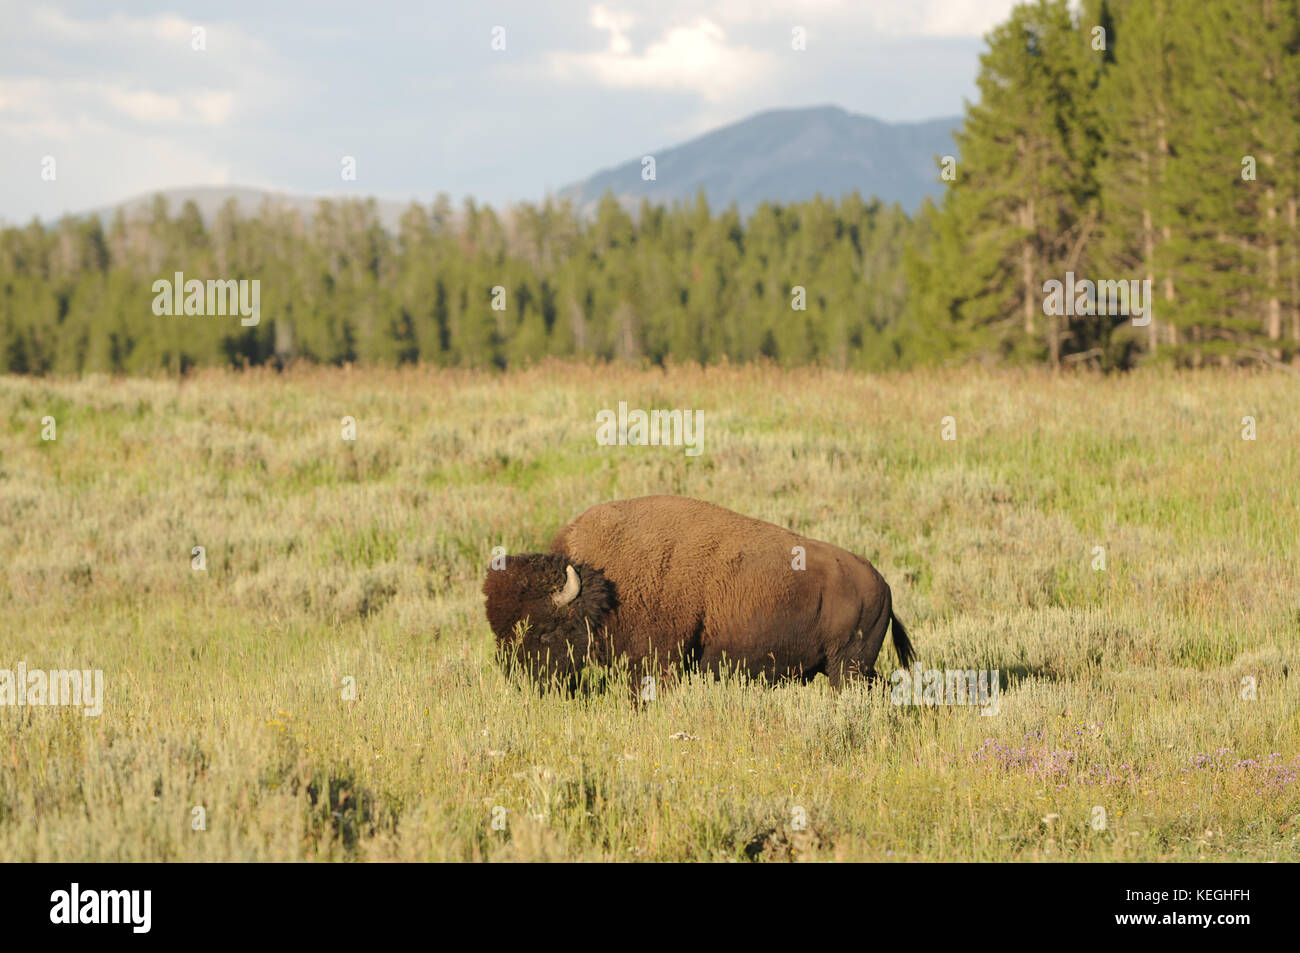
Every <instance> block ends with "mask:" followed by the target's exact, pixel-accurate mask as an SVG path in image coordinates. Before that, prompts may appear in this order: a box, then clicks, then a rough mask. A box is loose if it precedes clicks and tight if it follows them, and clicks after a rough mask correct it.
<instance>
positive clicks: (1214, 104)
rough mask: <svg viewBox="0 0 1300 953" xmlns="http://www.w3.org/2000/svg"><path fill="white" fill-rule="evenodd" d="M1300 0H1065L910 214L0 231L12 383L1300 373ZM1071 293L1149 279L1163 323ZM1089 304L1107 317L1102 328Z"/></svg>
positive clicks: (1155, 316)
mask: <svg viewBox="0 0 1300 953" xmlns="http://www.w3.org/2000/svg"><path fill="white" fill-rule="evenodd" d="M1298 51H1300V0H1253V2H1251V3H1248V4H1245V5H1241V4H1240V3H1239V2H1229V0H1199V2H1195V3H1193V2H1184V0H1086V2H1084V3H1083V5H1082V7H1081V8H1080V10H1079V11H1078V12H1077V13H1074V12H1072V11H1071V9H1070V7H1069V5H1068V4H1067V3H1066V2H1065V0H1036V2H1033V3H1028V4H1024V5H1022V6H1019V7H1017V8H1016V9H1015V10H1014V11H1013V12H1012V14H1011V16H1010V18H1009V19H1008V21H1007V22H1006V23H1004V24H1002V25H1001V26H999V27H997V28H996V29H995V30H993V31H992V32H991V33H990V34H989V36H988V44H987V50H986V51H985V53H984V54H983V56H982V57H981V68H980V73H979V77H978V87H979V92H980V96H979V101H978V102H976V103H973V104H970V105H969V106H968V107H967V110H966V116H965V121H964V124H963V126H962V129H961V130H960V132H959V133H958V136H957V142H956V143H955V144H954V151H953V154H952V155H951V156H946V157H935V160H936V165H935V175H936V177H937V178H940V179H941V180H943V181H944V182H945V183H946V189H945V193H944V195H943V197H942V199H941V200H940V201H939V202H937V203H931V202H927V203H926V204H925V205H924V206H923V207H922V208H921V210H920V211H919V212H918V213H917V214H916V215H915V216H913V217H909V216H908V215H906V214H905V213H904V212H903V211H902V210H901V209H899V208H898V207H897V206H891V205H886V204H884V203H882V202H880V201H878V200H870V201H867V200H863V199H862V198H860V197H859V196H857V195H850V196H847V197H842V198H838V199H825V198H816V199H813V200H811V201H807V202H800V203H793V204H789V205H784V206H779V205H773V204H765V205H762V206H760V207H759V208H758V209H757V210H756V211H755V212H754V213H753V214H752V215H751V216H749V217H748V218H747V219H742V218H741V216H740V215H739V214H738V212H737V211H736V210H735V209H734V208H729V209H724V210H714V209H711V208H710V207H709V205H708V203H707V201H706V200H705V198H704V197H703V195H701V196H699V197H698V198H697V199H696V200H695V201H694V202H690V203H682V204H677V205H674V206H672V207H667V208H665V207H655V206H650V205H648V204H646V203H642V205H641V206H640V207H639V208H635V209H628V208H625V207H624V206H623V205H621V204H620V203H619V202H618V201H616V200H615V199H614V197H613V196H608V195H607V196H606V197H605V198H604V199H603V200H602V202H601V203H600V205H599V207H598V209H597V211H596V213H595V214H594V216H592V217H591V218H590V219H586V218H583V217H582V216H580V215H579V214H578V213H577V212H576V211H575V210H574V209H573V208H572V207H571V206H570V205H569V204H568V203H567V202H557V201H553V200H549V199H548V200H547V201H545V202H543V203H541V204H538V205H531V204H522V205H518V206H513V207H511V208H509V209H507V210H505V211H503V212H497V211H495V210H493V209H492V208H490V207H486V206H479V205H477V204H475V203H474V202H473V201H467V202H465V203H464V205H463V206H461V207H459V208H455V207H453V205H452V203H451V202H450V200H449V199H448V198H447V197H446V196H445V195H441V196H439V197H437V198H436V199H435V200H434V201H433V202H432V203H430V204H429V205H427V206H426V205H421V204H412V205H411V206H410V207H409V208H408V209H407V210H406V212H405V214H404V215H403V217H402V219H401V222H400V226H399V227H398V228H397V229H396V231H395V232H391V233H390V232H389V231H387V230H385V229H384V228H383V227H382V226H381V225H380V223H379V220H378V217H377V214H376V209H375V206H374V204H373V203H372V202H366V201H360V200H343V201H321V202H320V203H318V204H317V206H316V208H315V211H314V212H313V214H312V215H310V216H309V217H307V218H304V217H302V216H299V215H298V214H296V213H295V212H293V211H290V210H288V209H285V208H284V207H281V206H277V205H275V204H273V203H272V204H267V205H264V206H263V207H262V209H261V210H260V211H259V212H257V213H256V214H253V215H249V216H241V215H240V214H239V211H238V209H237V207H236V206H235V205H234V204H233V203H229V204H227V205H226V207H225V208H223V209H222V210H221V211H220V212H219V213H218V214H217V215H216V216H215V217H214V218H213V220H212V221H211V222H210V223H205V222H204V221H203V219H202V217H201V216H200V214H199V211H198V209H197V207H195V206H194V205H193V203H187V204H186V205H185V206H184V207H182V208H180V209H179V210H175V212H174V214H173V210H171V209H169V208H168V207H167V204H166V202H165V201H164V200H163V199H162V198H161V197H158V198H156V199H155V200H154V203H153V206H152V209H151V210H150V212H149V213H148V214H146V215H142V216H136V217H133V218H128V217H127V216H125V215H124V214H122V213H120V212H119V213H118V214H117V215H115V216H114V217H112V218H111V219H110V220H108V221H107V222H103V221H101V220H100V219H98V218H66V219H64V220H62V221H60V222H59V223H58V224H57V225H54V226H52V227H48V228H47V227H45V226H43V225H42V224H40V223H39V222H33V223H32V224H30V225H28V226H26V227H22V228H17V227H10V228H5V229H3V230H0V371H8V372H14V373H29V374H44V373H79V372H85V371H109V372H115V373H144V372H152V371H157V370H165V371H170V372H176V373H183V372H185V371H187V370H188V369H190V368H192V367H196V366H203V365H221V364H245V363H248V364H262V363H270V362H275V363H287V362H291V361H294V360H309V361H316V362H324V363H343V362H353V361H355V362H362V363H377V364H397V363H404V362H417V361H418V362H425V363H432V364H442V365H458V366H496V367H508V366H513V365H519V364H523V363H527V362H529V361H533V360H537V359H540V358H543V357H546V356H569V355H591V356H595V357H597V358H604V359H625V360H646V361H651V362H666V361H670V360H675V361H699V362H718V361H723V360H728V361H750V360H755V359H770V360H773V361H776V362H778V363H781V364H786V365H795V364H808V363H815V364H823V365H826V366H832V367H841V368H844V367H851V368H861V369H868V370H874V369H883V368H889V367H897V366H910V365H914V364H927V363H954V362H963V361H970V360H980V361H990V360H992V361H998V362H1009V363H1016V362H1028V363H1047V364H1051V365H1063V364H1072V363H1090V364H1096V365H1098V366H1102V367H1106V368H1125V367H1131V366H1134V365H1136V364H1138V363H1142V362H1150V361H1172V362H1175V363H1179V364H1190V365H1196V364H1202V363H1206V362H1216V363H1224V362H1245V361H1263V362H1267V363H1276V362H1282V361H1293V360H1297V354H1298V353H1300V231H1298V223H1297V203H1298V201H1300V163H1298V162H1297V160H1298V159H1300V109H1298V108H1297V105H1298V101H1297V97H1298V96H1300V82H1297V80H1300V58H1298ZM177 272H180V273H182V274H183V275H184V277H185V279H187V280H189V279H198V280H206V279H219V280H232V279H233V280H249V281H252V280H256V281H259V282H260V301H261V305H260V310H261V315H262V320H260V321H259V322H258V323H257V324H256V325H254V326H246V325H245V324H244V323H242V322H241V321H240V320H238V318H231V317H229V316H195V315H185V314H175V315H164V316H160V315H158V314H155V313H154V309H153V308H152V307H151V304H152V302H153V301H154V298H155V292H154V290H153V286H154V283H155V282H157V281H159V280H165V281H168V282H170V281H171V280H172V278H173V275H174V274H175V273H177ZM1067 274H1069V275H1077V276H1078V277H1079V279H1081V280H1084V279H1087V280H1096V281H1107V282H1110V281H1128V280H1134V281H1138V282H1148V283H1149V287H1150V288H1151V289H1152V298H1153V300H1152V301H1151V302H1149V304H1150V308H1149V313H1148V314H1147V315H1146V317H1148V318H1149V320H1148V321H1146V322H1145V323H1141V322H1134V321H1133V320H1131V318H1130V316H1127V315H1123V314H1107V313H1100V314H1099V313H1096V311H1097V310H1104V309H1097V308H1093V307H1090V306H1088V302H1086V301H1084V300H1083V299H1081V300H1080V304H1081V307H1079V308H1074V307H1071V308H1070V309H1069V311H1070V313H1048V312H1052V311H1054V310H1055V311H1059V309H1052V308H1045V307H1044V305H1045V302H1046V301H1047V300H1048V298H1049V296H1048V295H1047V293H1046V291H1045V288H1046V285H1047V283H1048V282H1051V281H1064V280H1065V279H1066V276H1067ZM1089 312H1092V313H1089Z"/></svg>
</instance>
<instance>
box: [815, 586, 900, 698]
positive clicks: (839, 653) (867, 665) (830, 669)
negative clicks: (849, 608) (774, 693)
mask: <svg viewBox="0 0 1300 953" xmlns="http://www.w3.org/2000/svg"><path fill="white" fill-rule="evenodd" d="M881 602H882V603H883V605H882V604H876V605H872V606H863V607H862V612H861V614H860V615H859V616H858V624H857V625H856V626H855V627H854V629H853V632H852V634H851V635H850V636H849V638H848V639H847V640H846V641H845V643H844V645H843V646H841V647H840V648H839V649H838V650H832V651H830V652H828V653H827V655H826V676H827V677H828V678H829V679H830V680H831V687H832V688H834V689H836V690H839V689H840V688H843V687H844V683H845V682H846V681H847V680H849V679H853V678H865V679H866V680H867V682H868V683H869V684H870V683H873V682H875V680H876V678H877V677H878V676H877V675H876V657H877V656H879V655H880V649H881V647H882V646H883V645H884V644H885V633H886V632H887V631H888V630H889V616H890V612H891V610H892V608H893V606H892V599H891V597H890V593H889V588H888V587H886V588H885V592H884V599H883V600H881Z"/></svg>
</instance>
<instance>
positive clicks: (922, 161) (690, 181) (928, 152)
mask: <svg viewBox="0 0 1300 953" xmlns="http://www.w3.org/2000/svg"><path fill="white" fill-rule="evenodd" d="M960 125H961V119H960V118H959V117H953V118H951V119H931V120H928V121H926V122H914V123H888V122H882V121H880V120H879V119H872V118H870V117H868V116H856V115H854V114H853V113H850V112H847V111H845V110H843V109H841V108H839V107H838V106H819V107H814V108H811V109H774V110H770V111H768V112H762V113H759V114H758V115H756V116H751V117H750V118H748V119H744V120H741V121H740V122H737V123H734V124H733V125H730V126H724V127H723V128H721V129H716V130H714V131H713V132H709V133H706V134H705V135H702V136H699V137H698V138H695V139H691V140H690V141H688V142H685V143H683V144H682V145H679V146H674V147H673V148H671V149H659V150H656V151H654V152H651V153H649V154H650V155H653V156H654V158H655V180H654V181H645V180H643V179H642V177H641V170H642V160H641V158H639V157H638V158H636V159H632V160H629V161H628V162H625V163H623V164H622V165H619V166H615V167H614V168H612V169H606V170H605V171H603V172H597V173H596V174H595V175H593V176H591V177H590V178H589V179H586V180H585V181H582V182H579V183H576V184H574V185H570V186H567V187H566V188H564V189H561V190H560V191H559V193H558V195H559V197H561V198H569V199H571V200H572V201H573V202H574V204H575V206H577V207H578V208H579V209H581V210H582V211H583V212H585V213H587V214H590V213H591V212H593V211H594V209H595V207H596V205H597V203H598V202H599V201H600V198H601V196H603V195H604V194H605V192H606V191H609V192H612V193H613V194H614V195H615V197H616V198H618V199H619V200H620V201H622V202H623V203H624V204H626V205H629V206H635V205H639V204H640V202H641V200H642V199H643V198H645V199H649V200H650V201H651V202H652V203H664V204H671V203H672V202H674V201H685V200H691V199H693V198H694V197H695V195H696V193H697V192H698V191H699V190H700V189H704V192H705V195H706V196H707V197H708V200H709V204H710V206H712V207H713V208H719V207H725V206H727V205H729V204H731V203H732V202H735V203H736V205H737V206H739V208H740V211H741V212H742V213H743V214H748V213H749V212H752V211H753V210H754V209H755V208H756V207H757V206H758V205H759V203H761V202H763V201H764V200H769V201H774V202H791V201H801V200H804V199H810V198H812V197H813V196H814V195H816V194H817V193H819V192H820V193H821V194H822V195H823V196H826V197H828V198H837V197H839V196H842V195H846V194H848V193H850V192H852V191H854V190H855V189H856V190H857V191H858V192H859V193H861V195H862V196H863V197H864V198H869V197H871V196H873V195H874V196H877V197H879V198H881V199H883V200H885V201H886V202H898V203H900V204H901V205H902V206H903V208H905V209H906V210H907V211H909V212H911V211H915V210H916V208H917V207H918V206H919V205H920V204H921V202H922V201H923V200H924V199H925V197H926V196H931V197H937V196H939V195H940V194H941V193H942V192H943V183H942V182H941V181H940V180H939V169H938V164H937V160H936V156H941V155H948V154H952V155H956V153H957V146H956V144H955V143H954V142H953V139H952V134H953V132H955V131H956V130H957V129H958V127H960Z"/></svg>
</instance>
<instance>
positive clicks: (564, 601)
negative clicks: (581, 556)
mask: <svg viewBox="0 0 1300 953" xmlns="http://www.w3.org/2000/svg"><path fill="white" fill-rule="evenodd" d="M564 575H565V577H566V579H567V581H566V582H565V583H564V588H563V589H562V590H561V591H559V592H557V593H556V594H555V595H553V596H551V598H552V599H554V600H555V604H556V605H557V606H567V605H568V604H569V603H570V602H572V601H573V600H574V599H576V598H578V592H579V590H581V589H582V583H581V582H579V581H578V574H577V573H576V572H575V571H574V569H573V567H572V566H566V567H565V569H564Z"/></svg>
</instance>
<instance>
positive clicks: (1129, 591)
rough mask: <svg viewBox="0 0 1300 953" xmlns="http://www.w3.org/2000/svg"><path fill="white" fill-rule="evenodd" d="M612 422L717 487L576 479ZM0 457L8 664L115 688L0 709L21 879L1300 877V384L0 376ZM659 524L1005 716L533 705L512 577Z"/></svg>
mask: <svg viewBox="0 0 1300 953" xmlns="http://www.w3.org/2000/svg"><path fill="white" fill-rule="evenodd" d="M619 401H626V402H627V403H628V406H629V407H632V408H643V409H647V410H649V409H655V408H660V409H665V408H691V409H698V410H700V411H702V414H703V418H702V419H703V424H702V434H703V437H702V444H701V445H702V450H703V452H702V453H701V454H700V456H698V457H690V456H687V455H686V454H685V453H684V452H683V448H681V447H601V446H597V444H596V440H595V430H596V423H595V419H596V414H597V412H598V411H599V410H601V409H604V408H610V409H614V408H617V406H618V402H619ZM46 416H50V417H53V418H54V421H55V427H56V439H53V440H43V439H42V433H41V432H42V418H44V417H46ZM349 416H350V417H352V418H354V419H355V421H356V439H355V440H354V441H349V440H344V439H343V437H342V427H343V423H342V422H343V418H344V417H349ZM949 416H950V417H952V418H953V420H952V421H951V424H952V427H953V428H955V439H953V440H944V439H941V431H942V429H943V423H942V421H943V418H945V417H949ZM1246 416H1250V417H1253V418H1254V420H1255V426H1256V428H1257V432H1256V439H1254V440H1246V439H1243V437H1242V430H1243V424H1242V418H1243V417H1246ZM0 452H2V456H0V668H8V669H15V668H16V666H17V664H18V663H19V662H20V661H23V662H26V663H27V665H28V667H29V668H92V669H102V670H103V672H104V685H105V701H104V711H103V714H102V715H101V716H100V717H98V718H90V717H85V716H84V715H83V714H82V713H81V712H80V711H78V710H76V709H72V708H57V707H45V708H33V707H0V859H3V860H23V861H28V860H358V861H373V860H561V859H569V860H652V861H672V860H687V859H689V860H712V861H747V860H789V859H794V860H872V861H880V860H890V861H917V860H1035V861H1054V860H1122V861H1133V860H1197V859H1203V860H1295V859H1297V857H1300V779H1298V776H1300V558H1297V557H1298V555H1300V554H1298V553H1297V548H1298V547H1297V541H1298V540H1300V381H1297V379H1296V378H1295V377H1294V376H1292V375H1288V374H1282V373H1275V374H1248V373H1244V372H1228V371H1215V372H1209V371H1205V372H1196V373H1185V374H1181V375H1179V374H1174V373H1163V372H1159V371H1152V372H1150V373H1141V374H1134V375H1129V376H1112V377H1105V378H1103V377H1097V376H1091V375H1080V376H1069V375H1066V376H1060V377H1052V376H1050V375H1048V374H1046V373H1039V372H1027V371H1026V372H1011V371H1008V372H992V371H989V372H983V371H974V370H965V371H930V372H917V373H908V374H896V375H886V376H880V377H864V376H861V375H854V374H845V373H838V372H830V371H818V370H795V371H783V370H779V369H777V368H774V367H746V368H727V367H722V368H711V369H707V370H702V369H699V368H674V369H671V370H669V371H667V372H664V371H662V370H640V369H635V368H622V367H612V368H611V367H603V366H590V365H585V364H554V365H544V366H541V367H539V368H535V369H533V370H528V371H520V372H512V373H509V374H506V375H500V374H492V373H479V372H471V371H463V372H461V371H436V370H431V369H427V370H426V369H414V368H412V369H404V370H397V371H394V370H389V371H365V370H356V369H313V370H301V371H291V372H287V373H285V374H282V375H276V374H274V373H271V372H267V371H259V372H249V373H233V372H203V373H199V374H196V375H193V376H191V377H188V378H186V379H183V380H176V379H161V378H160V379H147V378H136V379H114V378H108V377H88V378H84V379H66V380H61V379H34V378H17V377H3V378H0ZM660 492H669V493H678V494H683V495H687V496H695V497H700V498H702V499H706V500H709V501H712V502H715V503H718V504H721V505H723V506H727V507H730V508H732V509H736V510H739V511H740V512H743V513H746V514H749V515H752V516H756V517H759V518H762V519H766V520H769V521H772V522H775V523H780V524H782V525H785V526H788V527H790V528H792V529H794V530H796V531H798V532H801V533H804V534H807V535H810V536H813V537H817V538H820V539H824V540H828V541H830V542H832V543H835V544H838V545H840V546H844V547H846V548H849V549H852V550H855V551H857V552H859V553H861V554H863V555H864V556H866V557H867V558H869V559H870V560H871V561H872V562H873V563H874V564H875V565H876V566H877V568H879V569H880V571H881V573H882V574H883V575H884V577H885V578H886V580H888V581H889V583H890V584H891V586H892V588H893V591H894V599H895V603H894V605H895V608H896V610H897V612H898V614H899V616H900V618H902V619H903V621H904V622H905V624H906V625H907V627H908V630H909V632H910V634H911V636H912V639H913V642H914V643H915V645H916V647H917V649H918V652H919V655H920V663H919V664H920V665H921V667H923V668H926V669H930V668H939V669H944V668H956V669H997V670H999V671H1000V673H1001V682H1002V696H1001V702H1000V710H999V713H998V714H997V715H995V716H992V717H987V716H983V715H981V713H980V711H979V710H978V709H976V708H972V707H959V706H944V707H923V706H895V705H893V704H891V702H890V697H889V691H888V687H889V686H888V684H886V685H885V686H883V688H884V690H881V689H879V688H878V689H876V690H874V691H868V690H867V689H866V688H864V687H862V686H860V685H859V686H852V687H850V688H848V689H846V690H845V691H843V692H842V693H839V694H835V693H833V692H832V691H830V689H829V687H828V685H827V684H826V680H825V679H824V678H818V679H817V680H816V681H815V682H814V683H812V684H810V685H808V686H799V685H781V686H777V687H770V686H765V685H762V684H753V683H745V682H742V681H738V680H734V679H729V680H724V681H721V682H717V681H713V680H710V679H707V678H699V677H694V678H690V679H688V680H686V681H685V682H684V683H683V684H681V685H678V686H675V687H672V688H671V689H670V690H665V691H663V692H661V693H660V694H659V696H658V698H657V699H656V700H655V701H654V702H652V703H650V704H648V705H645V706H644V707H638V706H636V705H635V704H633V703H632V702H631V701H630V700H629V695H628V693H627V692H623V691H617V690H615V691H606V692H604V693H599V694H591V695H588V696H585V697H581V698H577V699H569V700H566V699H564V698H560V697H556V696H553V695H550V696H542V695H538V694H536V693H534V692H530V691H528V690H525V689H523V688H521V687H519V686H517V685H516V684H514V683H512V682H511V681H510V680H509V679H508V678H507V677H506V676H505V675H504V674H503V673H502V672H501V671H500V670H499V669H498V668H497V666H496V665H495V664H494V662H493V658H492V638H491V633H490V631H489V629H488V627H487V623H486V620H485V619H484V616H483V607H482V596H481V594H480V586H481V583H482V578H483V573H484V570H485V567H486V564H487V561H488V559H489V558H490V554H491V551H492V548H493V547H495V546H504V547H505V548H506V549H507V550H508V551H510V552H526V551H536V550H540V549H544V548H545V547H546V546H547V544H548V543H549V540H550V538H551V536H552V535H553V534H554V533H555V531H556V530H558V529H559V528H560V526H562V525H563V524H564V523H565V522H567V521H568V520H569V519H570V518H572V517H573V516H575V515H576V514H578V513H579V512H581V511H582V510H583V509H585V508H586V507H588V506H590V505H591V504H593V503H596V502H600V501H603V500H609V499H615V498H620V497H631V496H639V495H644V494H648V493H660ZM196 546H202V547H204V549H205V558H206V568H205V569H203V570H196V569H194V568H192V560H193V558H194V557H193V556H192V550H193V548H194V547H196ZM1096 547H1103V548H1104V559H1105V569H1104V570H1100V569H1098V568H1095V567H1096V566H1098V565H1099V563H1098V558H1099V554H1098V552H1097V550H1096ZM894 665H895V660H894V655H893V648H892V646H891V645H890V644H889V643H888V641H887V642H886V647H885V649H884V652H883V653H882V656H881V659H880V660H879V662H878V663H877V667H878V668H879V669H880V670H881V671H882V672H885V673H888V672H890V671H892V670H893V668H894ZM1288 673H1292V674H1294V675H1295V677H1288ZM1249 680H1253V682H1252V681H1249ZM352 684H355V699H354V700H352V699H348V698H345V695H346V694H347V692H348V686H349V685H352ZM1251 684H1253V685H1254V697H1253V698H1250V697H1243V695H1246V696H1249V695H1250V692H1249V691H1248V690H1247V689H1248V686H1249V685H1251ZM1244 686H1246V687H1244ZM195 808H202V812H196V811H195ZM1098 808H1100V809H1102V810H1103V811H1104V812H1105V823H1104V825H1097V824H1096V823H1095V819H1097V818H1098V817H1099V816H1100V815H1099V814H1098V812H1097V809H1098ZM500 809H504V812H502V811H501V810H500ZM494 816H495V817H497V818H502V817H504V829H502V830H496V829H493V823H492V822H493V818H494ZM800 818H804V819H806V824H801V823H799V819H800ZM200 822H201V823H200ZM195 826H200V827H201V828H202V829H199V830H196V829H194V828H195ZM1098 826H1101V829H1097V827H1098Z"/></svg>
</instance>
